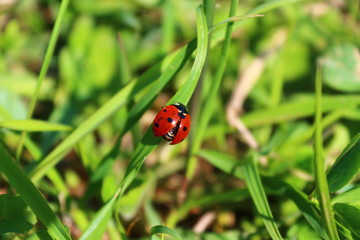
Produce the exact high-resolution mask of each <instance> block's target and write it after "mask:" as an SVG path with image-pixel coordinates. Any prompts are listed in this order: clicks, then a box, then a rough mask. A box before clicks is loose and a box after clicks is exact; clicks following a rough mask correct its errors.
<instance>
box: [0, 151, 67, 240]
mask: <svg viewBox="0 0 360 240" xmlns="http://www.w3.org/2000/svg"><path fill="white" fill-rule="evenodd" d="M0 171H1V172H2V173H3V174H4V175H5V176H6V177H7V179H8V181H9V183H10V185H11V186H12V187H13V188H14V189H15V190H16V192H17V193H19V194H20V196H21V198H22V199H23V200H24V201H25V202H26V203H27V204H28V205H29V207H30V208H31V209H32V210H33V212H34V213H35V214H36V216H37V217H38V218H39V219H40V221H41V222H42V223H43V224H44V226H46V228H47V229H48V231H49V233H50V234H51V235H52V236H53V237H54V239H71V238H70V236H69V234H68V232H67V231H66V229H65V227H64V226H63V225H62V224H61V222H60V220H59V219H58V218H57V216H56V215H55V213H54V212H53V211H52V210H51V208H50V206H49V205H48V204H47V201H46V200H45V198H44V197H43V196H42V195H41V193H40V192H39V190H38V189H37V188H36V187H35V186H34V184H33V183H32V182H31V181H30V179H29V178H28V177H27V176H26V174H25V173H24V172H23V170H22V169H20V168H19V166H18V165H17V164H15V162H14V161H13V159H12V158H11V156H10V155H9V153H8V152H7V151H6V150H5V148H4V146H3V145H2V144H0Z"/></svg>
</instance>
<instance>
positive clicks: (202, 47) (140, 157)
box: [82, 7, 208, 239]
mask: <svg viewBox="0 0 360 240" xmlns="http://www.w3.org/2000/svg"><path fill="white" fill-rule="evenodd" d="M196 14H197V31H198V38H197V46H198V49H197V53H196V57H195V62H194V64H193V68H192V71H191V73H190V75H189V78H188V79H187V80H186V81H185V83H184V85H183V86H182V87H181V88H180V89H179V91H178V92H177V94H175V96H174V97H173V98H172V99H171V100H170V101H169V102H172V101H178V102H183V103H185V104H186V103H187V102H188V101H189V99H190V97H191V95H192V93H193V91H194V89H195V86H196V83H197V81H198V79H199V77H200V72H201V68H202V67H203V65H204V62H205V58H206V49H207V43H208V38H207V32H208V29H207V25H206V19H205V15H204V13H203V10H202V8H201V7H198V8H197V10H196ZM199 68H200V69H199ZM160 141H161V139H160V138H156V137H155V136H154V134H153V133H152V130H151V127H149V128H148V130H147V131H146V133H145V135H144V136H143V138H142V140H141V142H140V143H139V144H138V146H137V147H136V149H135V151H134V153H133V155H132V158H131V160H130V164H129V166H128V167H127V169H126V173H125V176H124V178H123V180H122V181H121V183H120V185H119V186H118V189H117V191H116V192H117V193H116V194H115V196H119V197H121V195H122V194H123V193H124V192H125V190H126V189H127V188H128V187H129V185H130V184H131V182H132V181H133V180H134V179H135V177H136V175H137V173H138V172H139V170H140V168H141V167H142V164H143V162H144V160H145V158H146V156H147V155H148V154H150V153H151V152H152V151H153V150H154V149H155V148H156V146H157V144H159V142H160ZM118 194H119V195H118ZM108 204H109V203H107V204H106V209H107V211H110V208H113V207H114V206H113V205H114V202H112V203H111V204H112V206H111V207H110V206H109V205H108ZM104 208H105V207H103V208H102V209H101V210H100V211H105V210H103V209H104ZM96 218H97V217H96ZM96 221H97V220H93V221H92V223H95V222H96ZM101 221H105V218H103V219H102V220H101ZM91 226H92V227H91V228H89V229H88V230H87V231H86V232H85V233H84V235H86V236H90V235H89V233H88V231H93V228H96V226H95V225H94V224H91ZM82 239H85V238H82Z"/></svg>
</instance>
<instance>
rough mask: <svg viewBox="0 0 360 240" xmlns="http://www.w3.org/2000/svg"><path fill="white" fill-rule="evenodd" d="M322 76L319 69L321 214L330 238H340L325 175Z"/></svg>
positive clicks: (317, 176) (317, 142) (317, 153)
mask: <svg viewBox="0 0 360 240" xmlns="http://www.w3.org/2000/svg"><path fill="white" fill-rule="evenodd" d="M321 95H322V77H321V70H320V69H319V67H318V69H317V71H316V79H315V123H314V125H315V143H314V153H315V154H314V169H315V182H316V191H317V196H318V197H319V205H320V209H321V214H322V216H323V218H324V224H325V229H326V232H327V233H328V235H329V238H330V239H331V240H332V239H339V235H338V232H337V229H336V225H335V219H334V212H333V210H332V206H331V202H330V194H329V186H328V183H327V179H326V175H325V163H324V157H323V138H322V124H321V118H322V109H321Z"/></svg>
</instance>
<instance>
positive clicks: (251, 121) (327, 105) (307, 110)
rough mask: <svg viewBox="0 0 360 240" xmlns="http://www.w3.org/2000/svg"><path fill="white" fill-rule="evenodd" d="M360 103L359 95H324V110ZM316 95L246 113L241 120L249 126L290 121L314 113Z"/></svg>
mask: <svg viewBox="0 0 360 240" xmlns="http://www.w3.org/2000/svg"><path fill="white" fill-rule="evenodd" d="M359 105H360V97H359V96H358V95H338V96H324V97H323V99H322V109H323V112H329V111H333V110H344V109H354V108H355V107H356V106H359ZM314 106H315V100H314V96H302V97H299V98H298V99H296V100H293V101H289V102H287V103H284V104H281V105H279V106H278V107H276V108H275V109H260V110H258V111H254V112H251V113H249V114H245V115H244V116H242V117H241V120H242V121H243V122H244V124H245V125H246V126H247V127H258V126H263V125H270V124H274V123H279V122H283V121H289V120H293V119H297V118H301V117H308V116H312V115H314V112H315V107H314Z"/></svg>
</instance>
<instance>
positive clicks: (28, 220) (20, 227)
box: [0, 194, 36, 234]
mask: <svg viewBox="0 0 360 240" xmlns="http://www.w3.org/2000/svg"><path fill="white" fill-rule="evenodd" d="M0 213H1V215H0V219H1V221H0V223H1V224H0V234H4V233H26V232H28V231H29V230H30V229H31V228H32V226H33V225H34V224H35V222H36V219H35V215H34V214H33V213H32V212H31V211H30V209H29V207H28V206H27V205H26V204H25V203H24V201H23V200H22V199H21V198H20V197H17V196H11V195H8V194H2V195H0Z"/></svg>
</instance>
